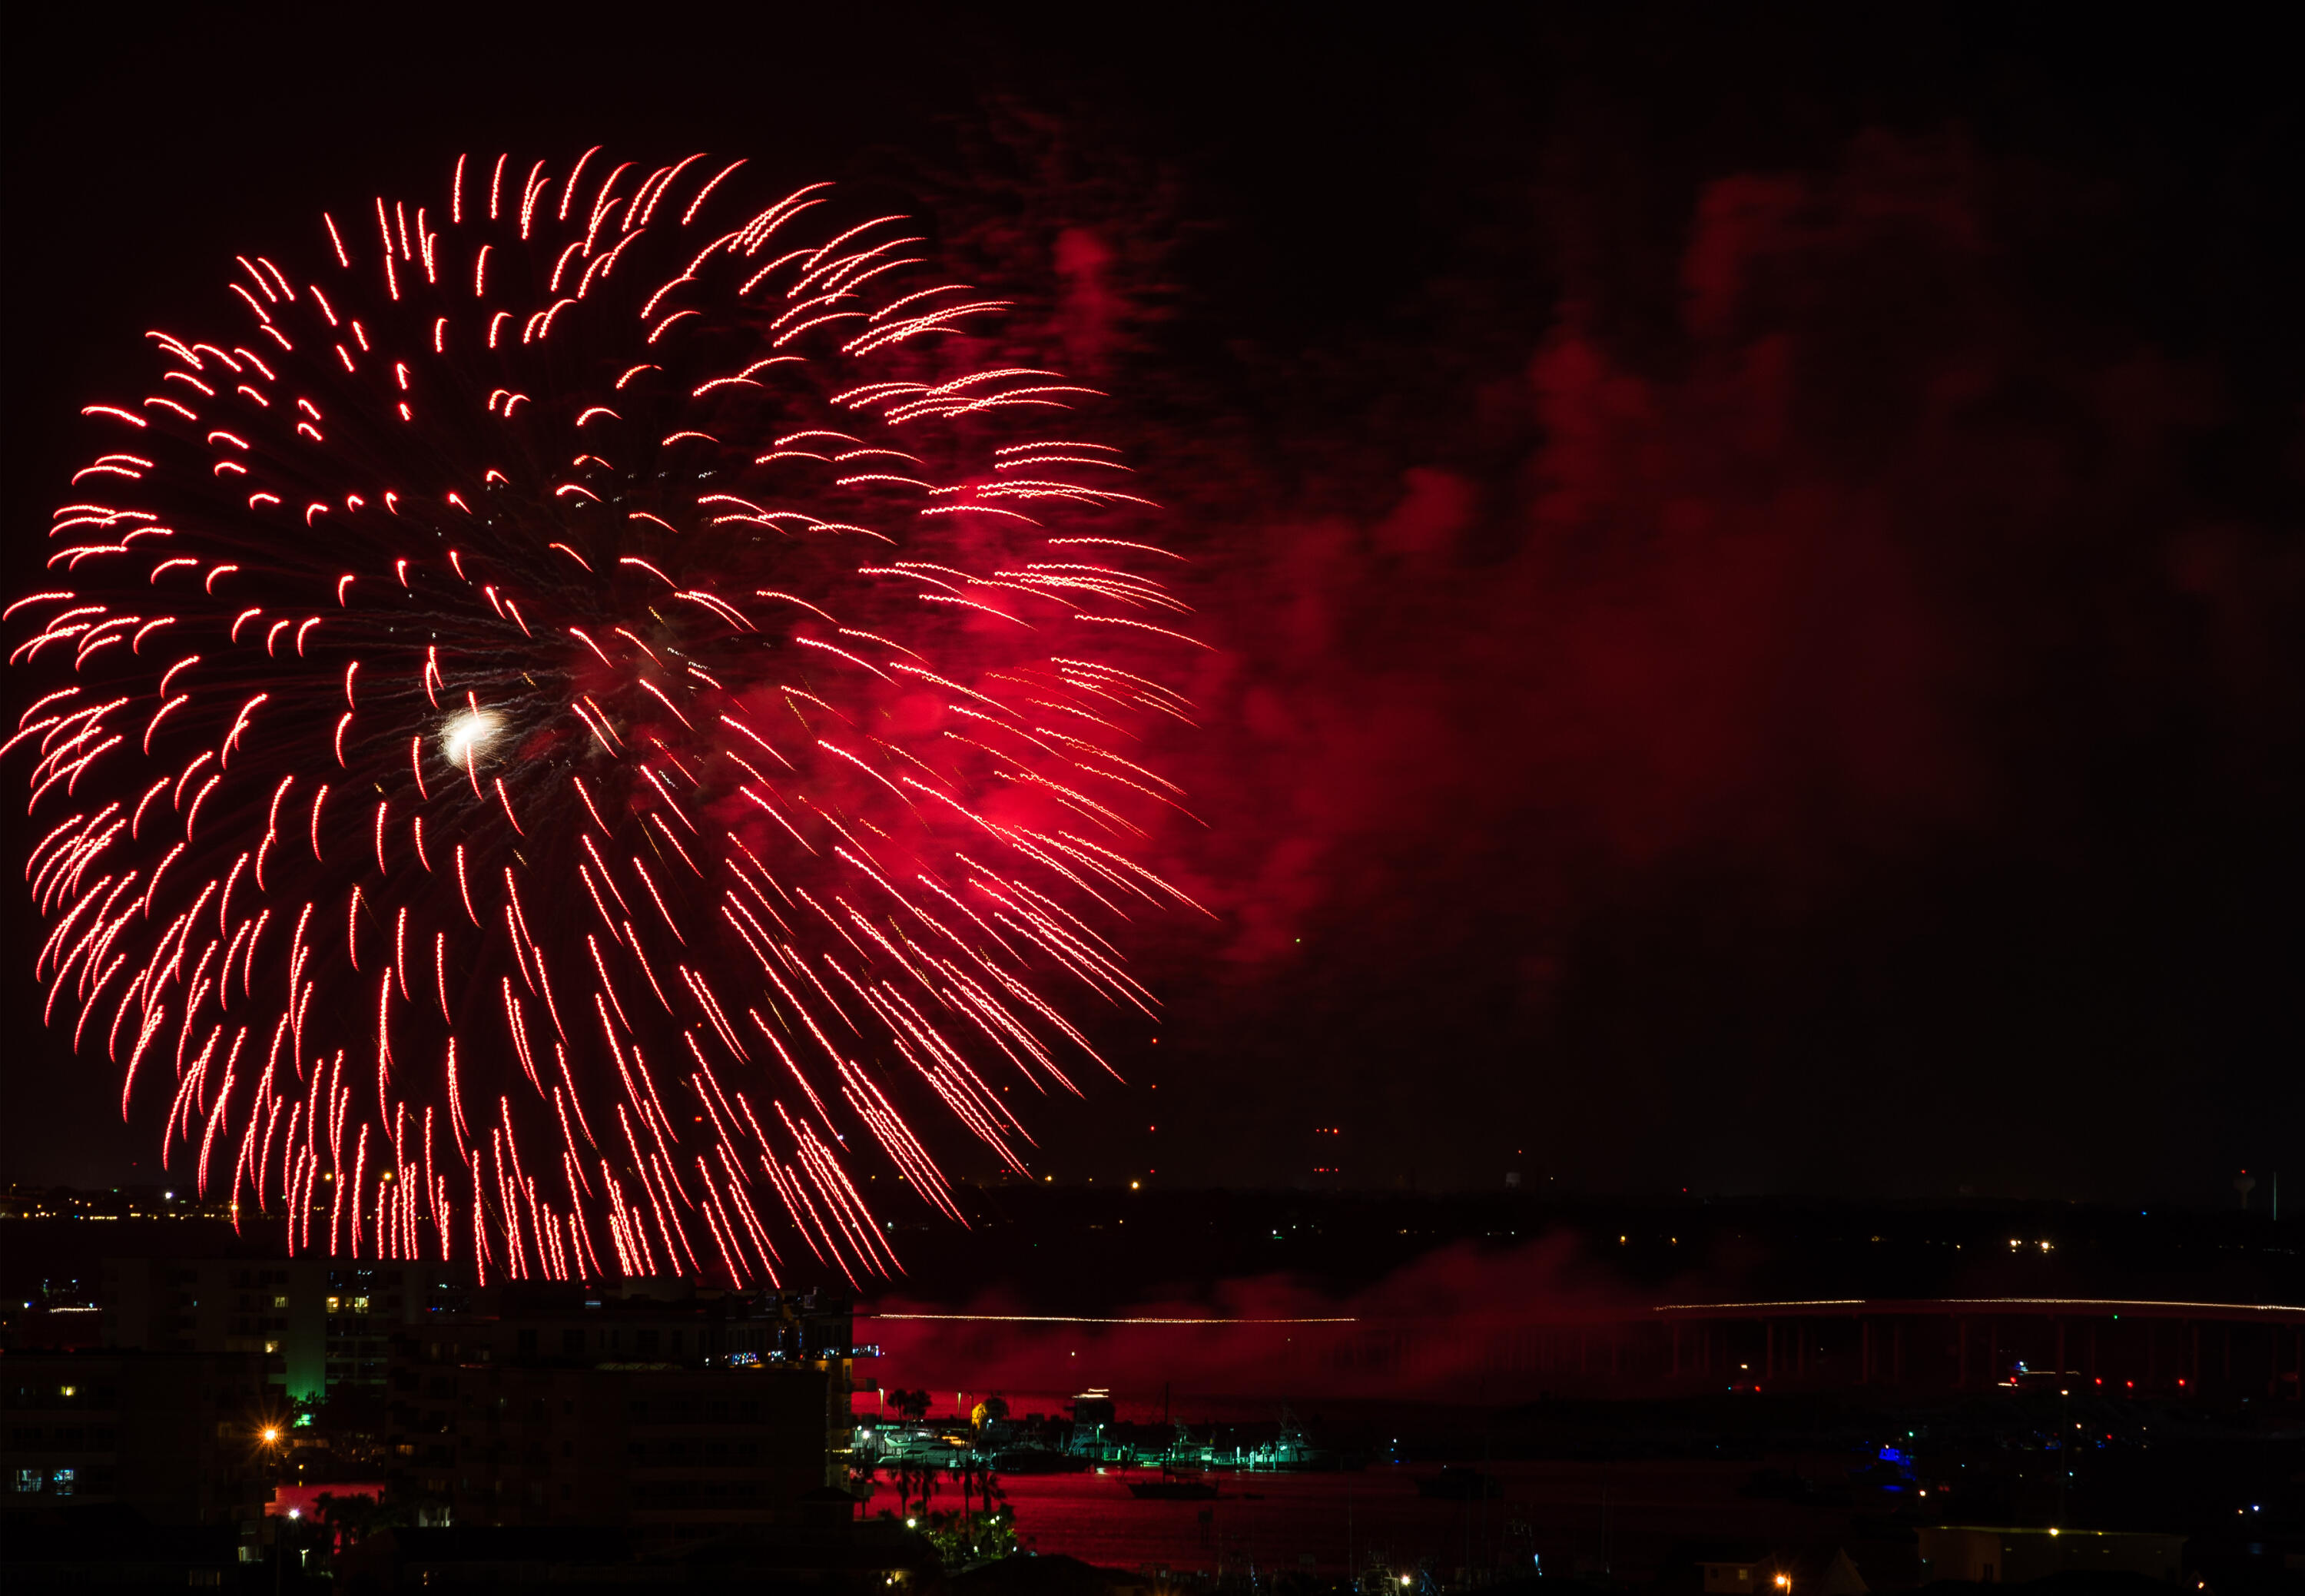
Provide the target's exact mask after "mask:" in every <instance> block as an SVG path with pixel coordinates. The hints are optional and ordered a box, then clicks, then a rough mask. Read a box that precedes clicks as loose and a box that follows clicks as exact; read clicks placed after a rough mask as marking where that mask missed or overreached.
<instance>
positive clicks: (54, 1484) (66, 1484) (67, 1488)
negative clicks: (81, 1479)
mask: <svg viewBox="0 0 2305 1596" xmlns="http://www.w3.org/2000/svg"><path fill="white" fill-rule="evenodd" d="M48 1489H51V1490H53V1491H55V1493H56V1495H58V1496H60V1497H68V1496H70V1495H72V1470H70V1469H58V1470H56V1471H55V1472H53V1473H51V1474H50V1475H49V1476H48Z"/></svg>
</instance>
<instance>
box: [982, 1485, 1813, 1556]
mask: <svg viewBox="0 0 2305 1596" xmlns="http://www.w3.org/2000/svg"><path fill="white" fill-rule="evenodd" d="M1788 1461H1790V1460H1788ZM1812 1461H1813V1462H1814V1464H1817V1465H1824V1464H1826V1463H1827V1462H1828V1460H1825V1459H1823V1458H1819V1459H1816V1460H1812ZM1830 1461H1831V1462H1832V1463H1834V1464H1838V1466H1840V1467H1841V1468H1846V1467H1848V1466H1849V1464H1850V1461H1852V1460H1843V1459H1834V1460H1830ZM1464 1466H1468V1467H1485V1468H1486V1470H1487V1472H1490V1473H1491V1474H1493V1475H1495V1476H1496V1477H1497V1478H1498V1479H1499V1481H1501V1484H1502V1487H1503V1491H1504V1494H1503V1496H1502V1497H1501V1498H1497V1499H1492V1500H1488V1501H1482V1502H1449V1501H1436V1500H1433V1499H1430V1498H1424V1497H1420V1496H1419V1495H1418V1494H1417V1491H1416V1476H1419V1475H1430V1474H1432V1473H1434V1472H1438V1468H1439V1465H1438V1464H1407V1465H1381V1466H1374V1467H1371V1468H1369V1469H1367V1470H1365V1471H1363V1472H1357V1473H1340V1474H1277V1475H1276V1474H1259V1475H1245V1474H1231V1475H1211V1476H1209V1478H1211V1479H1212V1480H1213V1481H1216V1482H1217V1483H1218V1485H1219V1488H1220V1489H1221V1492H1222V1494H1221V1496H1220V1497H1219V1498H1217V1499H1216V1500H1214V1501H1211V1502H1160V1501H1139V1500H1137V1499H1136V1498H1133V1497H1131V1496H1130V1495H1129V1494H1128V1489H1127V1484H1126V1483H1125V1477H1124V1476H1123V1475H1121V1474H1118V1473H1110V1474H1104V1475H1098V1474H1071V1475H1041V1476H1032V1477H1026V1476H1007V1477H1004V1478H1003V1480H1002V1481H1001V1483H1002V1488H1003V1489H1005V1490H1006V1491H1007V1492H1008V1500H1009V1503H1010V1505H1011V1506H1013V1507H1014V1508H1015V1509H1016V1528H1017V1533H1018V1535H1019V1536H1020V1537H1021V1538H1022V1539H1023V1540H1024V1541H1025V1543H1026V1544H1027V1545H1028V1546H1030V1547H1031V1548H1032V1549H1033V1550H1035V1551H1039V1552H1042V1553H1050V1552H1061V1553H1064V1554H1066V1555H1067V1556H1070V1557H1076V1558H1082V1559H1083V1560H1084V1561H1086V1562H1090V1563H1094V1564H1097V1565H1100V1566H1104V1567H1111V1568H1125V1569H1161V1568H1168V1569H1173V1570H1176V1571H1178V1572H1188V1571H1189V1572H1205V1573H1209V1574H1218V1573H1225V1574H1235V1575H1246V1574H1247V1573H1249V1572H1250V1571H1251V1570H1252V1568H1253V1569H1254V1571H1255V1573H1256V1574H1258V1575H1272V1574H1289V1573H1295V1572H1297V1571H1298V1570H1300V1569H1303V1570H1307V1571H1311V1572H1314V1573H1317V1574H1320V1575H1323V1576H1332V1575H1340V1574H1342V1573H1344V1572H1345V1571H1346V1570H1347V1569H1348V1567H1349V1566H1355V1565H1357V1566H1360V1567H1362V1568H1364V1569H1365V1568H1368V1567H1370V1566H1378V1567H1382V1568H1386V1569H1390V1570H1392V1571H1394V1572H1395V1573H1396V1574H1399V1573H1412V1574H1413V1573H1414V1571H1415V1570H1416V1569H1417V1568H1419V1567H1420V1566H1421V1567H1423V1568H1424V1569H1425V1570H1426V1571H1427V1572H1428V1573H1429V1574H1430V1575H1433V1576H1434V1577H1437V1578H1439V1579H1441V1580H1442V1581H1445V1582H1448V1583H1456V1580H1457V1571H1458V1570H1459V1569H1460V1568H1470V1569H1496V1570H1498V1571H1499V1573H1500V1574H1501V1575H1512V1574H1520V1573H1527V1572H1530V1571H1532V1570H1533V1569H1534V1568H1535V1566H1536V1561H1535V1560H1536V1559H1538V1558H1542V1560H1543V1569H1544V1572H1545V1573H1547V1574H1564V1575H1565V1574H1570V1573H1574V1572H1577V1571H1579V1570H1583V1571H1586V1572H1599V1571H1601V1570H1603V1569H1604V1568H1609V1569H1613V1570H1614V1572H1615V1573H1616V1574H1617V1575H1620V1577H1627V1576H1630V1577H1646V1575H1650V1574H1653V1573H1654V1570H1655V1569H1656V1568H1657V1567H1658V1566H1661V1565H1662V1564H1663V1562H1665V1561H1666V1560H1667V1559H1668V1558H1669V1557H1670V1556H1671V1554H1672V1552H1673V1550H1674V1548H1675V1547H1676V1546H1677V1545H1680V1543H1682V1542H1685V1541H1692V1540H1718V1539H1723V1538H1727V1539H1735V1540H1745V1539H1756V1540H1769V1541H1779V1540H1782V1541H1798V1542H1801V1543H1804V1544H1817V1543H1822V1544H1826V1545H1830V1544H1833V1543H1835V1542H1836V1541H1838V1542H1842V1543H1849V1544H1850V1545H1851V1549H1852V1552H1854V1551H1856V1549H1857V1548H1856V1546H1855V1545H1854V1541H1853V1536H1854V1527H1853V1524H1852V1521H1851V1518H1850V1514H1849V1513H1848V1511H1847V1510H1846V1509H1832V1508H1814V1507H1803V1506H1794V1505H1791V1504H1789V1503H1783V1502H1777V1501H1762V1500H1756V1499H1753V1498H1747V1497H1743V1496H1740V1495H1739V1487H1740V1486H1742V1485H1744V1484H1746V1482H1747V1481H1749V1480H1750V1479H1751V1477H1752V1474H1753V1470H1754V1465H1753V1464H1751V1463H1749V1462H1746V1463H1714V1462H1681V1461H1667V1462H1642V1463H1611V1464H1590V1463H1576V1462H1536V1463H1527V1462H1513V1463H1497V1464H1487V1465H1483V1464H1478V1463H1473V1464H1467V1465H1464ZM938 1505H939V1506H946V1505H947V1504H945V1503H944V1502H943V1501H942V1500H941V1499H940V1501H939V1504H938ZM952 1505H954V1506H957V1503H955V1504H952ZM1308 1559H1309V1560H1308Z"/></svg>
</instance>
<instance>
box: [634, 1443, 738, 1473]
mask: <svg viewBox="0 0 2305 1596" xmlns="http://www.w3.org/2000/svg"><path fill="white" fill-rule="evenodd" d="M625 1460H626V1461H627V1462H628V1463H630V1464H631V1465H632V1466H633V1467H634V1468H636V1469H637V1468H655V1469H676V1468H685V1467H688V1466H690V1465H691V1464H702V1465H703V1466H704V1467H706V1468H740V1469H741V1468H750V1467H752V1466H753V1465H754V1464H758V1463H759V1462H760V1461H761V1444H760V1443H759V1442H758V1441H634V1442H633V1443H631V1444H630V1445H629V1446H627V1447H625Z"/></svg>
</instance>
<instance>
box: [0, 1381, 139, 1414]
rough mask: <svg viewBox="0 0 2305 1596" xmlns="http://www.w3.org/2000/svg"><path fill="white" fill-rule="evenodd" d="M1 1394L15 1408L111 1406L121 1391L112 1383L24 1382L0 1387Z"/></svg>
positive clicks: (115, 1402) (118, 1398)
mask: <svg viewBox="0 0 2305 1596" xmlns="http://www.w3.org/2000/svg"><path fill="white" fill-rule="evenodd" d="M0 1395H4V1398H5V1401H6V1404H7V1405H8V1406H10V1407H12V1408H108V1407H113V1406H115V1405H117V1404H118V1403H119V1401H120V1393H119V1392H118V1391H116V1390H115V1389H114V1388H113V1387H110V1386H83V1385H81V1384H80V1383H79V1382H77V1381H66V1382H64V1383H62V1384H57V1383H55V1382H52V1381H42V1382H40V1383H38V1384H34V1383H31V1382H30V1381H24V1382H20V1383H18V1384H16V1385H13V1386H8V1387H0Z"/></svg>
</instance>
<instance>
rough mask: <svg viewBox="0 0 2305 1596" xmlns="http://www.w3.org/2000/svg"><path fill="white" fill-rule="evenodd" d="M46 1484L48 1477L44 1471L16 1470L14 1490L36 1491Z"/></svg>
mask: <svg viewBox="0 0 2305 1596" xmlns="http://www.w3.org/2000/svg"><path fill="white" fill-rule="evenodd" d="M47 1482H48V1476H47V1471H46V1470H45V1469H18V1470H17V1471H16V1489H18V1490H21V1491H36V1490H38V1489H40V1487H41V1486H43V1485H46V1484H47Z"/></svg>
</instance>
